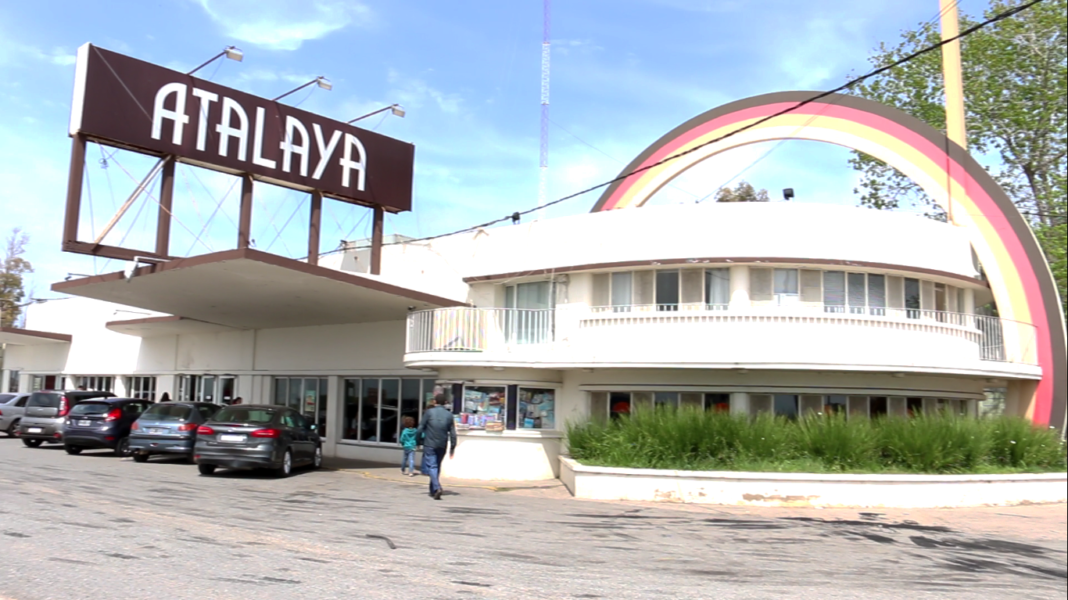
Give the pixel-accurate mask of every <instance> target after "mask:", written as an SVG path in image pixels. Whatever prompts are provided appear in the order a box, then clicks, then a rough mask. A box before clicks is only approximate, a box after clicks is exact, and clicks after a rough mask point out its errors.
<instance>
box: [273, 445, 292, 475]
mask: <svg viewBox="0 0 1068 600" xmlns="http://www.w3.org/2000/svg"><path fill="white" fill-rule="evenodd" d="M292 472H293V452H292V451H291V450H289V449H288V448H287V449H286V453H285V454H284V455H282V466H280V467H278V468H277V469H275V470H274V475H275V477H289V475H290V474H291V473H292Z"/></svg>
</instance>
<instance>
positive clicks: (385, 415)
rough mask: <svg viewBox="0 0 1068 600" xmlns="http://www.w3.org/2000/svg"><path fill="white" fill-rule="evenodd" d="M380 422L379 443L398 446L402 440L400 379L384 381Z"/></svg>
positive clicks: (380, 405)
mask: <svg viewBox="0 0 1068 600" xmlns="http://www.w3.org/2000/svg"><path fill="white" fill-rule="evenodd" d="M378 422H379V428H378V441H380V442H384V443H386V444H396V443H397V440H398V439H399V438H400V430H399V429H398V427H400V379H383V380H382V401H381V403H380V404H379V416H378Z"/></svg>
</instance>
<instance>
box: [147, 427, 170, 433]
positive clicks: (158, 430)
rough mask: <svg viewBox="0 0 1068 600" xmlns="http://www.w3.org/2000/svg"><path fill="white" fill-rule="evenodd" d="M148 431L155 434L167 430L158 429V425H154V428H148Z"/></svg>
mask: <svg viewBox="0 0 1068 600" xmlns="http://www.w3.org/2000/svg"><path fill="white" fill-rule="evenodd" d="M148 432H149V433H153V434H156V435H162V434H164V433H167V430H166V429H159V428H158V427H156V428H152V429H149V430H148Z"/></svg>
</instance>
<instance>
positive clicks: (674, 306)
mask: <svg viewBox="0 0 1068 600" xmlns="http://www.w3.org/2000/svg"><path fill="white" fill-rule="evenodd" d="M656 309H657V310H659V311H676V310H679V272H678V271H657V272H656Z"/></svg>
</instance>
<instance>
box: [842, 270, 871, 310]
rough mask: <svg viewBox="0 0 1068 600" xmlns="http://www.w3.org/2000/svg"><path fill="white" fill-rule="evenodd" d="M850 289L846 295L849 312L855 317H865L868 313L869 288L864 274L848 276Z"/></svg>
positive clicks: (847, 281)
mask: <svg viewBox="0 0 1068 600" xmlns="http://www.w3.org/2000/svg"><path fill="white" fill-rule="evenodd" d="M846 283H847V285H848V287H849V289H848V293H847V295H846V298H847V301H848V303H849V312H850V313H851V314H854V315H863V314H866V313H867V312H868V310H867V308H868V286H867V285H866V284H867V278H866V277H865V276H864V273H850V274H849V275H847V276H846Z"/></svg>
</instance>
